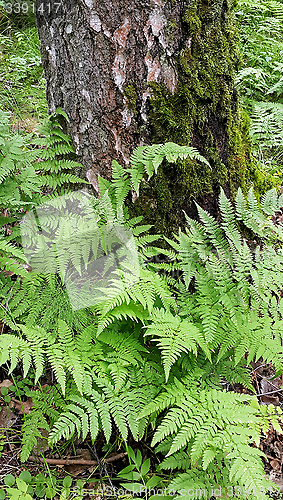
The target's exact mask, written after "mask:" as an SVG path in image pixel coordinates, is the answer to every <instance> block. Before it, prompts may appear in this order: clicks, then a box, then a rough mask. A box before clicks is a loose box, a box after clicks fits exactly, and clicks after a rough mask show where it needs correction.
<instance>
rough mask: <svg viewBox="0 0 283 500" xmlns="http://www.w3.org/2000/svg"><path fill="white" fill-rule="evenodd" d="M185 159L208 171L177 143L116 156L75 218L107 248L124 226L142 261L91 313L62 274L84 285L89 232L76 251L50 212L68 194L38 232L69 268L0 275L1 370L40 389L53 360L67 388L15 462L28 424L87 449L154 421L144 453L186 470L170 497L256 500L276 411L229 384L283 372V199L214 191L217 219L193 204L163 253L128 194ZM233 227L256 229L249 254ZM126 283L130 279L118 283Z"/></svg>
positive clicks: (104, 291) (32, 419) (65, 227)
mask: <svg viewBox="0 0 283 500" xmlns="http://www.w3.org/2000/svg"><path fill="white" fill-rule="evenodd" d="M180 155H190V157H192V158H195V159H196V160H197V161H199V160H200V161H203V162H204V163H205V160H204V159H203V158H202V157H200V156H199V155H198V153H197V152H196V151H195V150H192V149H191V148H182V147H179V146H177V145H173V144H169V145H156V146H152V147H146V148H142V149H139V150H138V152H135V153H134V155H133V157H132V168H131V169H130V168H129V169H127V170H126V169H123V168H122V167H121V166H120V165H119V164H118V163H116V162H114V164H113V182H112V183H110V182H108V181H105V180H104V179H100V180H99V182H100V190H101V196H100V198H99V199H95V200H93V201H92V202H91V204H90V205H88V201H87V202H86V203H85V204H84V208H86V207H87V209H88V208H89V211H88V210H86V218H84V221H85V222H88V224H87V227H89V224H90V222H91V223H93V228H92V230H93V229H95V231H97V233H95V234H99V235H100V236H99V237H100V241H102V247H103V249H104V251H105V254H107V251H108V242H107V241H108V240H107V238H106V236H108V232H107V230H106V229H105V228H109V227H111V228H116V230H117V228H118V229H119V237H120V238H121V240H120V241H123V237H124V235H125V234H126V236H127V238H126V240H127V242H128V241H130V240H131V239H132V241H131V244H130V249H133V248H135V252H136V255H137V259H136V260H135V259H133V258H132V259H128V260H126V261H125V262H126V264H125V266H124V268H122V267H120V268H119V267H117V269H116V270H114V274H113V275H112V276H111V278H110V281H111V287H108V288H107V287H106V288H105V287H103V286H102V285H101V283H99V284H98V285H97V289H98V291H99V294H100V300H99V301H96V302H95V303H94V304H92V305H88V303H87V302H85V304H87V305H88V307H81V308H76V307H73V306H72V304H71V300H70V296H69V291H68V287H67V275H68V273H70V272H72V273H75V274H76V275H78V276H81V278H82V279H83V278H84V272H85V271H86V270H87V268H88V265H89V263H90V264H92V263H93V262H95V257H96V256H97V253H95V252H96V250H97V246H95V245H94V246H92V236H93V234H94V233H93V232H91V231H90V237H88V236H87V235H88V232H87V231H86V233H83V234H86V237H85V245H83V244H81V243H80V241H79V239H78V241H77V240H76V234H81V233H79V231H78V230H79V217H78V219H77V223H74V224H73V225H72V224H70V223H69V224H68V223H67V222H66V220H67V218H66V217H65V218H64V217H63V220H62V221H61V220H59V219H58V213H57V212H56V210H57V209H58V207H59V210H65V209H66V207H67V205H68V198H66V197H65V198H64V196H62V197H59V198H58V199H56V200H55V204H53V205H52V210H53V211H51V215H52V214H53V215H54V214H55V217H53V215H52V216H50V211H47V212H48V217H49V218H48V221H49V225H48V224H45V226H44V227H45V229H46V231H45V237H46V238H49V240H50V241H53V240H52V238H54V235H55V236H56V235H58V234H59V233H60V231H61V232H62V233H64V234H67V235H68V238H69V239H68V241H69V243H70V245H69V249H68V248H67V247H64V246H62V247H61V250H60V248H59V249H57V250H56V252H55V261H56V259H59V260H60V258H64V260H63V264H64V265H63V267H62V266H61V267H60V265H59V266H57V267H56V269H55V270H53V271H52V272H49V273H48V272H45V273H39V274H38V273H37V272H36V271H33V270H32V271H31V272H30V273H28V275H27V276H26V277H25V278H24V279H22V280H21V281H20V280H17V281H16V282H15V283H14V284H13V285H12V282H11V279H10V278H9V277H4V276H1V280H2V282H3V287H2V291H1V294H2V297H3V308H2V309H1V310H0V319H2V321H3V320H4V321H5V322H6V324H7V325H9V328H10V331H9V333H5V334H3V335H1V339H0V345H1V358H0V364H3V363H8V364H9V365H10V370H11V371H12V370H13V369H15V367H16V366H17V365H18V364H19V363H20V362H22V363H23V369H24V373H25V374H27V373H28V372H29V370H31V369H32V368H33V369H34V370H35V378H36V381H37V380H38V379H39V378H40V377H41V375H42V374H43V372H44V369H45V366H46V365H49V366H51V369H52V370H53V373H54V375H55V377H56V380H57V382H58V390H59V392H60V391H61V393H62V398H60V400H58V401H57V402H56V403H55V408H54V411H53V412H52V413H51V412H50V410H48V408H49V405H48V407H47V408H44V407H43V408H42V409H40V408H39V406H40V405H37V406H36V408H35V409H34V410H33V412H31V414H30V416H29V418H28V419H27V421H26V424H25V428H24V432H30V433H31V435H30V439H29V441H28V444H27V446H26V447H25V449H24V451H23V455H22V459H23V460H25V459H26V458H27V456H28V454H29V452H30V451H31V448H32V446H33V445H34V444H35V442H36V440H37V438H38V437H39V431H38V430H36V429H38V428H44V427H46V428H47V425H49V427H50V428H51V431H50V435H49V441H50V444H55V443H57V442H58V441H60V440H61V439H70V438H72V436H74V435H75V434H77V435H80V436H81V437H82V439H85V438H86V436H87V435H88V434H89V435H90V437H91V439H92V441H93V442H94V441H95V440H96V438H97V436H98V433H100V432H103V434H104V437H105V440H106V441H109V440H110V439H111V436H112V435H113V433H115V432H118V433H120V434H121V436H122V438H123V440H124V441H127V439H128V436H129V434H130V433H131V435H132V436H133V438H134V439H135V440H138V439H141V438H142V436H143V435H144V434H145V432H146V431H147V430H148V429H150V427H151V429H152V430H153V432H154V435H153V441H152V445H153V446H155V445H158V446H157V450H158V451H160V452H162V453H164V454H165V455H166V456H167V457H166V458H165V460H164V461H163V463H162V464H161V466H160V468H164V469H165V470H166V469H168V468H174V469H176V468H179V469H180V471H181V473H178V474H177V475H176V476H175V477H174V479H173V480H172V482H171V484H170V487H172V488H173V489H174V490H175V491H176V492H177V493H178V492H179V493H180V492H181V491H182V489H183V488H184V487H185V488H189V489H190V488H192V489H194V491H195V490H196V489H197V488H199V487H203V488H208V487H210V488H212V489H215V488H217V487H220V488H223V489H225V488H226V491H227V492H229V487H230V485H231V484H233V485H235V486H237V487H239V488H242V490H241V491H243V489H244V488H246V489H247V490H248V495H249V498H251V499H255V498H257V495H258V494H259V493H258V489H257V488H264V489H265V491H266V489H267V488H269V487H271V485H272V483H271V482H270V481H268V480H267V479H266V478H265V476H264V471H263V464H262V459H261V452H259V450H258V447H257V446H258V444H259V440H260V435H261V432H266V431H267V430H268V428H269V426H270V425H273V426H274V427H275V428H276V430H277V431H278V432H280V429H281V428H280V426H279V422H280V418H281V413H280V411H278V410H277V409H275V408H274V407H272V406H269V407H263V406H259V405H258V403H257V400H256V398H255V397H254V396H250V395H246V394H245V395H239V394H235V393H234V392H233V391H232V390H230V391H227V390H224V387H226V389H227V388H230V389H232V388H233V384H235V383H241V384H243V385H244V386H245V387H246V388H247V389H249V390H250V391H253V387H252V384H251V377H250V374H249V365H250V363H251V361H253V360H258V359H260V358H262V359H263V360H264V361H266V362H273V363H274V365H275V367H276V370H277V371H278V373H282V359H283V350H282V345H281V339H282V334H281V323H282V315H283V309H282V300H281V295H280V287H281V285H282V280H283V275H282V265H281V262H282V251H283V250H282V240H283V231H282V228H280V226H276V225H274V224H273V222H272V220H271V217H272V216H274V214H275V213H277V212H278V211H280V209H281V207H282V204H283V199H282V196H281V197H279V196H278V195H277V192H276V190H271V191H269V192H267V193H266V194H265V196H264V197H263V199H262V200H261V203H260V204H259V203H258V201H257V199H256V198H255V196H254V194H253V192H252V190H251V191H250V192H249V194H248V198H247V199H246V198H245V197H244V195H243V193H242V192H241V190H239V191H238V195H237V198H236V202H235V208H234V207H233V206H232V204H231V202H230V201H229V200H228V199H227V198H226V196H225V194H224V192H223V191H221V194H220V210H221V221H220V222H218V221H216V220H215V219H214V218H213V217H212V216H210V215H209V214H208V213H207V212H206V211H204V210H203V209H202V208H201V207H197V208H198V213H199V222H196V221H193V220H191V219H189V218H188V217H187V223H188V228H187V230H186V232H185V233H182V232H181V231H180V233H179V235H176V238H175V240H174V239H172V240H168V239H167V242H168V243H169V244H170V245H171V247H172V250H167V251H166V250H163V249H162V250H161V249H158V248H157V247H155V246H152V245H151V244H152V243H153V242H155V241H156V239H157V238H158V237H157V236H154V235H148V234H147V231H148V229H149V226H143V225H140V223H141V220H140V219H129V217H128V214H127V210H126V208H125V206H124V200H125V198H126V197H127V195H128V194H129V193H130V191H131V189H134V190H135V191H136V192H137V193H138V189H139V185H140V183H141V182H142V179H143V177H144V176H151V175H152V174H153V173H154V171H155V170H156V169H157V168H158V165H159V164H160V163H161V161H162V159H163V158H167V160H169V161H175V160H176V159H177V158H178V156H180ZM207 166H208V165H207ZM72 196H75V197H76V196H77V202H78V203H77V205H78V206H79V202H81V203H82V200H83V199H87V200H88V195H85V197H86V198H84V196H82V192H79V193H77V194H76V193H75V194H74V195H72ZM74 199H75V198H74ZM48 202H49V200H48ZM36 209H38V212H37V215H38V219H39V221H40V207H36ZM79 210H80V209H78V212H77V213H76V215H77V216H78V215H79V214H80V211H79ZM43 213H45V212H44V211H43ZM88 217H90V218H89V219H88ZM42 220H43V219H42ZM54 221H55V222H54ZM239 224H240V225H241V226H242V227H245V231H246V233H247V234H252V235H253V240H254V241H255V243H253V247H250V246H249V243H248V241H247V239H245V238H244V237H243V236H242V233H241V232H240V231H239ZM105 231H106V232H105ZM123 231H124V232H123ZM127 231H131V238H128V233H127ZM110 240H111V239H110ZM73 241H76V245H74V248H72V242H73ZM111 242H112V240H111ZM116 243H117V241H116ZM124 243H125V241H124ZM111 244H112V243H111ZM133 244H134V245H135V246H134V247H133V246H132V245H133ZM110 246H111V245H110ZM60 251H61V254H62V255H60ZM119 251H120V250H119V248H118V249H116V250H115V251H114V253H115V252H118V253H117V255H118V254H119ZM164 252H165V254H166V255H167V256H168V258H169V259H170V262H169V263H167V264H165V265H164V271H165V272H164V273H162V272H161V271H162V265H161V264H160V263H159V264H157V265H155V264H154V263H152V262H150V261H149V259H148V257H151V256H152V255H156V254H158V253H164ZM117 258H118V257H117ZM56 262H57V261H56ZM70 263H71V264H72V265H73V269H71V270H70ZM56 265H57V264H56ZM137 269H138V273H137ZM174 270H175V271H176V274H175V276H176V275H177V278H176V277H175V278H174V279H173V277H172V275H171V271H174ZM45 271H46V270H45ZM128 273H129V274H128ZM129 275H130V276H134V277H135V278H134V279H133V280H132V281H131V280H130V278H129V279H128V281H127V278H128V276H129ZM125 284H126V286H125ZM84 291H86V295H87V290H85V289H81V293H83V292H84ZM35 298H36V300H35ZM46 418H47V420H46ZM36 422H37V424H36ZM33 424H34V425H37V427H35V431H34V433H33V434H32V431H31V429H32V425H33ZM253 443H255V444H256V446H253ZM250 464H252V466H250ZM184 485H185V486H184ZM180 494H182V493H180ZM233 495H234V492H233ZM241 495H242V498H244V496H243V494H242V493H241ZM235 497H236V496H235ZM232 498H234V496H232ZM240 498H241V496H240ZM262 498H267V496H266V495H265V496H263V497H262Z"/></svg>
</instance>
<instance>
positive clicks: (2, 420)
mask: <svg viewBox="0 0 283 500" xmlns="http://www.w3.org/2000/svg"><path fill="white" fill-rule="evenodd" d="M17 418H18V417H17V415H15V413H13V412H12V410H11V409H10V408H9V407H7V406H2V407H1V411H0V429H7V428H9V427H12V425H13V424H14V423H15V422H16V420H17Z"/></svg>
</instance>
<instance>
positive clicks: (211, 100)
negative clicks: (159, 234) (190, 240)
mask: <svg viewBox="0 0 283 500" xmlns="http://www.w3.org/2000/svg"><path fill="white" fill-rule="evenodd" d="M59 2H60V0H58V4H56V3H54V4H52V5H51V4H50V3H49V1H47V0H36V5H35V11H36V21H37V28H38V32H39V37H40V40H41V54H42V61H43V66H44V71H45V78H46V82H47V100H48V104H49V109H50V112H54V111H55V109H56V108H57V107H62V108H63V109H64V111H66V113H67V115H68V117H69V119H70V125H69V130H68V132H69V133H70V135H71V137H72V138H73V141H74V145H75V148H76V153H77V155H78V156H79V160H80V161H81V162H82V164H83V165H84V167H85V169H86V176H87V178H88V179H89V180H90V181H91V182H92V184H93V185H94V186H95V185H96V179H97V174H98V173H99V174H100V175H102V176H103V177H106V178H110V177H111V163H112V160H113V159H117V160H118V161H119V162H120V163H122V164H127V163H128V162H129V157H130V154H131V152H132V151H133V149H134V148H135V147H136V146H138V145H142V144H149V143H160V142H168V141H173V142H177V143H179V144H182V145H185V144H187V145H193V146H195V147H197V148H198V149H199V151H200V152H201V153H202V154H203V155H204V156H205V157H206V158H207V159H208V160H209V161H210V163H211V166H212V170H209V169H207V168H204V166H203V165H200V164H197V163H196V162H192V161H185V162H179V163H178V164H176V165H174V168H172V166H168V165H164V166H163V168H162V169H161V170H160V172H159V174H158V176H157V177H156V178H155V179H154V180H153V182H152V183H151V184H150V185H149V186H145V188H144V190H143V194H142V197H141V199H140V202H139V204H137V207H138V206H139V207H141V206H142V207H143V211H144V212H145V214H146V215H147V218H148V219H150V218H151V219H154V220H155V221H158V225H159V227H158V229H160V230H163V231H164V230H165V229H166V228H167V230H168V228H169V226H170V229H172V227H176V226H178V225H179V223H180V221H181V215H180V214H181V212H182V209H184V210H186V211H187V212H189V213H190V212H191V211H192V210H193V208H192V206H193V205H192V200H193V199H196V200H198V201H201V202H202V204H203V205H204V206H206V207H207V208H212V209H213V207H214V208H215V207H216V202H215V200H216V194H217V191H218V188H219V185H223V186H224V187H225V189H226V192H227V193H228V194H231V192H232V193H233V191H235V189H236V187H237V186H239V185H242V186H244V184H245V182H246V180H247V177H248V176H249V177H250V178H252V175H253V172H252V171H253V169H252V168H251V165H250V158H249V153H248V151H249V144H248V134H247V123H246V122H245V120H243V117H242V115H241V112H240V110H239V107H238V100H237V94H236V92H235V89H234V72H235V69H236V68H237V66H238V63H239V52H238V35H237V30H236V27H235V20H234V14H233V7H234V1H233V0H168V1H165V0H61V2H60V3H59ZM135 210H138V208H136V209H135Z"/></svg>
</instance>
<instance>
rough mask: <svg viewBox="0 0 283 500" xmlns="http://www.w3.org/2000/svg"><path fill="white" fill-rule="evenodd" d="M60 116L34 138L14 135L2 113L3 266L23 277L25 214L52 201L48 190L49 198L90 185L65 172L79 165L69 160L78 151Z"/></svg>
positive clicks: (0, 231) (0, 207) (0, 199)
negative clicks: (21, 225)
mask: <svg viewBox="0 0 283 500" xmlns="http://www.w3.org/2000/svg"><path fill="white" fill-rule="evenodd" d="M60 113H61V114H62V112H61V111H60V110H57V112H56V113H55V114H54V115H51V116H50V117H48V118H47V119H45V121H44V122H43V125H42V126H41V127H39V130H38V134H39V136H38V137H36V138H33V137H32V134H29V135H27V136H23V135H20V134H18V133H14V132H12V130H11V128H10V125H9V114H8V113H5V112H3V111H0V211H1V212H3V211H4V210H5V211H6V213H7V214H8V216H7V217H6V216H3V215H2V216H1V217H0V266H1V269H6V270H9V271H12V272H17V274H20V275H22V276H24V275H26V274H27V273H26V271H25V269H26V267H25V266H22V263H26V257H25V255H24V253H23V251H22V249H21V248H19V241H20V239H19V225H18V224H17V222H19V220H20V219H21V218H22V217H23V213H25V212H26V211H29V210H30V209H31V208H32V207H34V206H36V205H39V204H40V203H42V202H43V201H46V200H48V196H47V195H46V193H47V191H48V192H49V193H50V195H49V196H52V195H51V193H52V192H54V193H55V194H57V195H58V194H61V193H64V192H66V188H67V187H68V186H70V185H71V184H76V183H80V184H82V183H86V181H83V180H82V179H80V178H79V177H77V176H75V175H73V174H69V173H64V170H66V169H68V170H72V169H76V168H77V167H78V166H79V164H78V163H77V162H75V161H73V160H70V159H68V156H70V154H72V153H73V152H74V150H73V147H72V145H71V142H70V138H69V137H68V136H66V135H65V134H64V133H63V132H62V127H61V125H60V124H59V123H58V122H57V121H56V116H57V115H58V114H59V115H60ZM63 114H64V113H63ZM64 115H65V114H64ZM64 157H65V158H67V159H64ZM62 185H63V188H62ZM7 225H9V226H8V227H9V231H7V229H8V228H7ZM18 262H19V263H20V265H18V264H17V263H18Z"/></svg>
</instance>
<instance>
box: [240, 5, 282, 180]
mask: <svg viewBox="0 0 283 500" xmlns="http://www.w3.org/2000/svg"><path fill="white" fill-rule="evenodd" d="M236 14H237V17H238V20H239V29H240V33H241V48H242V52H243V68H242V69H240V71H239V72H238V75H237V77H236V84H237V86H238V88H239V90H240V95H241V96H242V102H243V104H244V107H245V108H246V110H247V111H248V113H249V115H250V117H251V138H252V142H253V145H254V153H255V155H256V157H257V159H258V160H259V161H260V162H261V163H262V164H263V165H264V167H265V168H266V169H268V170H269V171H270V173H272V174H276V175H277V176H280V177H282V137H283V136H282V133H283V128H282V95H283V84H282V81H283V80H282V69H283V66H282V53H283V44H282V33H283V24H282V19H283V4H282V2H281V1H272V0H259V1H257V2H254V1H252V0H240V1H239V2H238V3H237V12H236Z"/></svg>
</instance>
